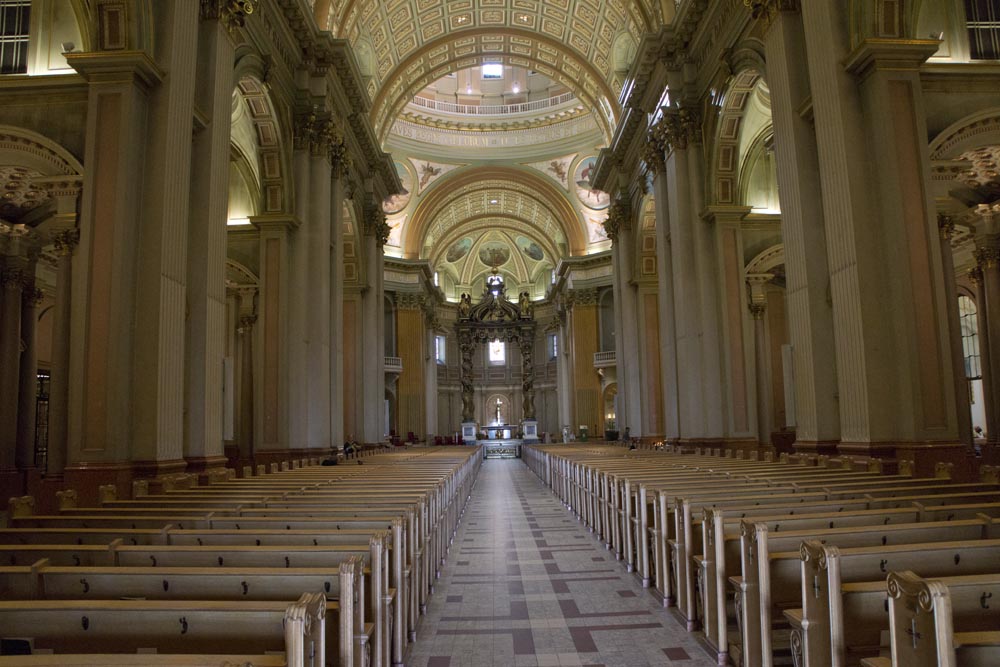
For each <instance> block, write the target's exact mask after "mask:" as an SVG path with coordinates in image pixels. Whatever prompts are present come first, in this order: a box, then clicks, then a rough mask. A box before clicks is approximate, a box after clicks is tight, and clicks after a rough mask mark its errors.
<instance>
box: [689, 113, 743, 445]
mask: <svg viewBox="0 0 1000 667" xmlns="http://www.w3.org/2000/svg"><path fill="white" fill-rule="evenodd" d="M679 114H680V118H679V121H680V130H681V131H682V132H683V134H684V138H683V139H682V141H686V142H687V143H688V146H689V148H688V151H687V152H688V187H689V188H690V190H691V195H690V196H691V199H690V203H691V215H692V225H693V230H692V231H693V239H694V251H695V267H696V270H697V274H696V276H695V281H696V283H695V285H696V287H695V289H696V296H697V299H698V307H697V309H698V326H699V329H698V336H699V341H700V346H701V375H702V382H701V390H702V391H701V406H700V407H701V410H700V411H701V420H702V437H703V438H705V439H706V440H707V441H708V442H709V443H719V442H720V441H722V440H723V439H725V438H727V437H728V436H730V435H731V433H730V428H729V426H730V425H729V424H728V423H727V419H726V415H727V412H728V411H729V409H730V407H731V406H730V400H731V397H730V396H728V395H727V393H726V391H725V388H724V386H723V382H724V370H723V358H724V352H723V349H722V314H721V312H720V311H721V305H720V299H719V292H720V289H719V275H720V267H719V262H718V257H717V252H718V251H717V248H716V245H717V242H716V236H717V234H718V229H717V226H716V224H715V222H716V217H715V216H713V215H710V214H709V215H705V214H704V212H703V211H702V207H703V206H704V205H705V203H706V202H705V192H704V190H705V186H704V183H705V159H704V146H703V144H702V129H701V123H702V120H701V116H700V114H698V113H697V112H696V111H695V110H694V109H684V108H681V109H680V112H679Z"/></svg>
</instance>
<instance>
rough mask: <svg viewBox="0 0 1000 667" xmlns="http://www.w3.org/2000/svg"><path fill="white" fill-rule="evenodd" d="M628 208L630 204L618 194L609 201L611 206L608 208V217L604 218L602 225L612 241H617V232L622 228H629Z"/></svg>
mask: <svg viewBox="0 0 1000 667" xmlns="http://www.w3.org/2000/svg"><path fill="white" fill-rule="evenodd" d="M630 209H631V206H630V205H629V201H628V199H627V198H626V197H623V196H618V197H616V198H615V200H614V201H613V202H611V207H610V208H609V209H608V217H607V219H605V221H604V223H603V225H604V233H605V234H607V236H608V238H609V239H611V240H612V241H613V242H617V241H618V234H619V233H620V232H621V231H622V230H624V229H628V228H629V213H630Z"/></svg>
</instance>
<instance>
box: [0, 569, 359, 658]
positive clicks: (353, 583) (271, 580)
mask: <svg viewBox="0 0 1000 667" xmlns="http://www.w3.org/2000/svg"><path fill="white" fill-rule="evenodd" d="M362 568H363V562H362V559H361V557H360V556H357V555H356V556H352V557H351V558H349V559H347V560H345V561H343V562H342V563H341V564H340V565H339V566H338V567H336V568H333V569H330V568H328V567H323V568H268V567H246V568H238V569H237V568H225V567H223V568H220V567H211V568H205V567H134V566H122V567H114V566H112V567H56V566H52V565H50V564H49V562H48V560H47V559H43V560H41V561H39V562H37V563H35V564H34V565H32V566H30V567H8V568H0V597H2V598H3V599H6V600H91V601H95V602H96V601H101V600H116V599H144V600H173V601H180V600H194V601H206V600H212V601H237V602H238V601H251V602H261V601H284V602H294V601H295V600H296V599H298V598H299V597H300V596H301V595H303V594H305V593H314V592H319V593H321V594H322V595H323V596H324V598H325V599H326V600H327V601H328V602H330V601H333V602H337V603H338V604H337V605H332V606H330V607H329V608H328V610H327V614H328V619H327V623H326V632H327V635H326V639H325V645H326V647H327V649H328V650H329V651H333V654H334V655H341V651H340V648H339V647H341V646H342V645H343V644H344V642H348V643H353V648H352V649H351V654H352V655H353V656H355V660H356V661H357V663H358V664H359V665H368V664H376V663H377V660H378V657H377V656H376V655H375V651H376V650H377V645H376V644H374V643H373V641H374V639H373V633H374V629H375V624H374V623H373V622H367V621H368V619H367V618H366V614H365V599H366V593H365V590H364V586H365V584H364V579H363V578H362ZM343 600H350V601H351V603H350V604H347V605H345V607H344V609H347V610H353V619H352V620H351V622H350V623H347V624H341V623H340V621H339V619H338V618H337V617H336V614H337V613H339V612H338V610H339V603H340V602H341V601H343ZM369 656H371V659H369Z"/></svg>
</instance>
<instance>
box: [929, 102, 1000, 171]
mask: <svg viewBox="0 0 1000 667" xmlns="http://www.w3.org/2000/svg"><path fill="white" fill-rule="evenodd" d="M997 144H1000V107H994V108H991V109H983V110H982V111H977V112H976V113H974V114H971V115H969V116H966V117H965V118H962V119H961V120H959V121H957V122H955V123H952V124H951V125H950V126H948V127H947V128H945V129H944V130H943V131H942V132H941V133H940V134H938V135H937V136H936V137H934V139H933V140H932V141H931V143H930V155H931V160H953V159H956V158H957V157H958V156H960V155H962V154H963V153H965V152H966V151H970V150H973V149H975V148H979V147H981V146H987V145H997Z"/></svg>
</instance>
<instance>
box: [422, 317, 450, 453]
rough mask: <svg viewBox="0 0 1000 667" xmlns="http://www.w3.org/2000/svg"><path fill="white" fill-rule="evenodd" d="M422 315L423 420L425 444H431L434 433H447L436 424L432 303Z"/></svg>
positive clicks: (434, 324)
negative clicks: (424, 330)
mask: <svg viewBox="0 0 1000 667" xmlns="http://www.w3.org/2000/svg"><path fill="white" fill-rule="evenodd" d="M424 317H425V322H424V324H425V327H426V334H425V341H426V342H425V343H424V349H425V350H427V354H425V355H424V422H425V423H426V425H427V444H433V443H434V436H435V435H447V433H441V432H439V428H440V427H439V425H438V363H437V336H438V331H437V327H438V321H437V317H436V316H435V314H434V305H433V304H428V305H427V306H426V308H425V310H424Z"/></svg>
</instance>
